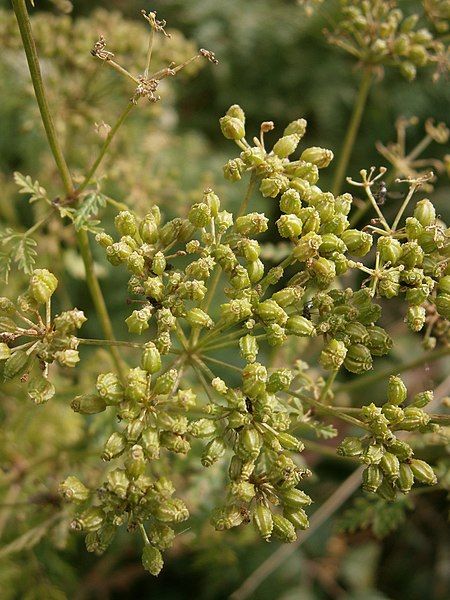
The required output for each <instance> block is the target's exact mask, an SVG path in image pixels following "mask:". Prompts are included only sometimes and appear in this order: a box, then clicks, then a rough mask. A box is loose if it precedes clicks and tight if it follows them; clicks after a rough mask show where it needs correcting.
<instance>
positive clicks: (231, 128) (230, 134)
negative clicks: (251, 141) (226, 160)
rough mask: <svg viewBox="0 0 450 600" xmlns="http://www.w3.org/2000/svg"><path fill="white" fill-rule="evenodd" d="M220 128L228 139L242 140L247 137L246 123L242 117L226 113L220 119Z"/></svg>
mask: <svg viewBox="0 0 450 600" xmlns="http://www.w3.org/2000/svg"><path fill="white" fill-rule="evenodd" d="M219 123H220V129H221V131H222V134H223V136H224V137H226V138H227V140H241V139H242V138H243V137H245V125H244V122H243V121H241V119H238V118H237V117H232V116H230V115H225V116H224V117H221V118H220V119H219Z"/></svg>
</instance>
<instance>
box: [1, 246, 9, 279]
mask: <svg viewBox="0 0 450 600" xmlns="http://www.w3.org/2000/svg"><path fill="white" fill-rule="evenodd" d="M11 263H12V257H11V251H3V250H1V251H0V281H3V282H4V283H8V277H9V272H10V270H11Z"/></svg>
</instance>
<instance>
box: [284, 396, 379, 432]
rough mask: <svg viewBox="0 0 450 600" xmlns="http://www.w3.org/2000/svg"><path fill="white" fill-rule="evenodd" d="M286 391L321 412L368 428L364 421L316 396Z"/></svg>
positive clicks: (362, 427)
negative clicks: (325, 402)
mask: <svg viewBox="0 0 450 600" xmlns="http://www.w3.org/2000/svg"><path fill="white" fill-rule="evenodd" d="M286 393H287V394H289V396H294V398H299V399H300V400H302V401H303V402H306V403H307V404H310V405H311V406H314V408H316V409H317V410H318V411H319V412H322V413H324V414H328V415H330V416H332V417H336V418H337V419H340V420H341V421H346V422H347V423H351V424H352V425H355V426H356V427H359V428H360V429H366V430H368V427H367V425H365V424H364V423H362V422H361V421H360V420H359V419H355V418H354V417H352V416H350V415H347V414H345V413H343V412H341V411H340V410H339V409H338V408H334V407H333V406H328V405H326V404H322V402H320V401H319V400H315V399H314V398H311V397H310V396H306V394H299V393H297V392H290V391H289V392H286Z"/></svg>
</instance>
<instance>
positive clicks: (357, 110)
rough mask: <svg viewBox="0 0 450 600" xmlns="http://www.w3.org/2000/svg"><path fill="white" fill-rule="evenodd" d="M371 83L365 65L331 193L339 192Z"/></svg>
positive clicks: (369, 70) (368, 71) (369, 73)
mask: <svg viewBox="0 0 450 600" xmlns="http://www.w3.org/2000/svg"><path fill="white" fill-rule="evenodd" d="M371 84H372V71H371V69H370V68H368V67H366V68H365V69H364V71H363V75H362V78H361V81H360V84H359V90H358V95H357V96H356V100H355V104H354V106H353V112H352V116H351V117H350V121H349V124H348V127H347V133H346V134H345V139H344V144H343V146H342V148H341V151H340V154H339V161H338V164H337V167H336V172H335V175H334V180H333V194H334V195H336V196H337V195H338V194H339V193H340V192H341V188H342V183H343V181H344V177H345V175H346V172H347V167H348V163H349V160H350V157H351V154H352V150H353V146H354V143H355V139H356V136H357V134H358V131H359V126H360V125H361V119H362V116H363V112H364V108H365V106H366V102H367V97H368V95H369V90H370V86H371Z"/></svg>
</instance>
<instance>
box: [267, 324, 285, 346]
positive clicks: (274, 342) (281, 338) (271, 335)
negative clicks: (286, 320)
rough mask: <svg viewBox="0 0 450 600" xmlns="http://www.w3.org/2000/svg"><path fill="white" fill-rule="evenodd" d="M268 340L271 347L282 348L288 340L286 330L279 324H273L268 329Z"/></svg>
mask: <svg viewBox="0 0 450 600" xmlns="http://www.w3.org/2000/svg"><path fill="white" fill-rule="evenodd" d="M266 339H267V343H268V344H269V346H272V347H275V346H282V345H283V344H284V342H285V341H286V340H287V335H286V330H285V329H284V327H281V325H278V323H271V324H270V325H269V326H268V327H267V328H266Z"/></svg>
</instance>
